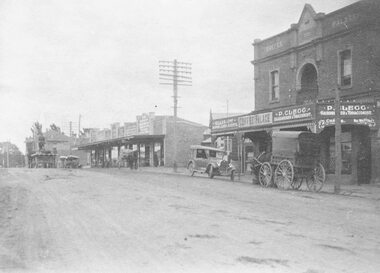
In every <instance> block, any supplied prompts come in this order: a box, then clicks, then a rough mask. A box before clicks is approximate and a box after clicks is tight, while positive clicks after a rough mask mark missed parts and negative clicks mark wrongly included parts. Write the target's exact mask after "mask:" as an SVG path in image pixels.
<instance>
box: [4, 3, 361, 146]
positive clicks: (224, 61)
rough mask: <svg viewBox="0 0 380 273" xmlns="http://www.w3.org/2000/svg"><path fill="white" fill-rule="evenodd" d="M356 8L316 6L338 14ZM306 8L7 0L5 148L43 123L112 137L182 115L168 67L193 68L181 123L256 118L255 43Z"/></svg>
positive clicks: (182, 95) (298, 5)
mask: <svg viewBox="0 0 380 273" xmlns="http://www.w3.org/2000/svg"><path fill="white" fill-rule="evenodd" d="M354 2H356V1H355V0H335V1H331V0H309V1H308V2H307V3H309V4H311V5H312V6H313V8H314V9H315V11H316V12H324V13H329V12H331V11H334V10H336V9H339V8H342V7H344V6H346V5H349V4H351V3H354ZM305 3H306V2H304V1H301V0H276V1H275V0H265V1H264V0H128V1H125V0H34V1H25V0H24V1H22V0H0V111H1V112H0V124H1V127H2V129H1V130H0V142H2V141H8V140H9V141H11V142H12V143H15V144H16V145H17V146H18V147H19V148H20V150H21V151H25V144H24V141H25V138H26V137H28V136H30V135H31V130H30V128H31V126H32V125H33V123H34V122H36V121H39V122H40V123H42V125H43V130H44V131H45V129H46V128H48V127H49V125H50V124H52V123H55V124H56V125H58V126H60V127H61V128H63V129H68V124H69V122H70V121H72V122H73V124H74V125H77V124H78V120H79V115H81V127H82V128H83V127H85V128H88V127H95V128H109V126H110V124H111V123H113V122H121V123H124V122H130V121H135V120H136V116H137V115H140V114H142V113H148V112H155V113H156V115H172V114H173V107H172V106H173V98H172V96H173V90H172V87H171V86H166V85H160V84H159V83H160V81H159V76H158V74H159V70H158V69H159V68H158V64H159V61H160V60H165V61H172V60H174V59H177V60H178V61H182V62H189V63H192V79H193V80H192V81H193V83H192V86H191V87H179V90H178V95H179V103H178V105H179V107H180V108H179V109H178V116H179V117H182V118H185V119H188V120H191V121H194V122H198V123H201V124H204V125H208V121H209V113H210V110H211V111H212V112H214V113H225V112H227V109H228V111H229V113H248V112H250V111H252V110H254V81H253V71H254V70H253V65H252V64H251V63H250V62H251V61H252V60H253V46H252V43H253V40H254V39H256V38H259V39H265V38H268V37H270V36H272V35H275V34H278V33H280V32H282V31H285V30H287V29H288V28H289V27H290V25H291V24H293V23H297V22H298V20H299V18H300V16H301V12H302V10H303V7H304V5H305Z"/></svg>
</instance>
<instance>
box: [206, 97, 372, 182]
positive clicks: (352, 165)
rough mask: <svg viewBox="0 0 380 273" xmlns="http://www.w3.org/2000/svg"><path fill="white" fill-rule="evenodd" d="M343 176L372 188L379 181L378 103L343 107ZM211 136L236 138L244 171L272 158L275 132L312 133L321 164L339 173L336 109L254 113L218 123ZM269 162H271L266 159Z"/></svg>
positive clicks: (326, 106)
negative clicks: (259, 159) (259, 160)
mask: <svg viewBox="0 0 380 273" xmlns="http://www.w3.org/2000/svg"><path fill="white" fill-rule="evenodd" d="M340 114H341V124H342V134H341V142H342V143H341V145H342V174H344V175H347V177H348V178H349V181H347V182H348V183H369V182H370V180H371V178H376V177H372V176H376V173H377V172H375V170H374V168H376V166H374V165H375V164H376V162H377V161H376V158H377V157H376V155H374V153H375V152H374V151H375V149H374V146H376V145H377V143H378V137H377V135H378V122H377V113H376V106H375V105H374V104H373V103H349V102H345V103H342V105H341V112H340ZM211 125H212V128H211V134H212V135H213V139H215V138H216V137H225V138H226V137H227V136H228V137H229V138H232V139H233V141H232V148H231V150H232V151H233V158H234V160H238V161H239V163H240V165H241V170H242V172H244V171H245V170H247V169H248V170H249V168H248V167H247V164H248V163H249V162H250V161H251V160H252V158H253V157H254V156H255V157H256V156H258V155H259V154H260V153H262V152H265V153H266V154H267V155H268V157H270V153H271V147H272V138H271V135H272V132H273V131H276V130H279V131H310V132H313V133H318V134H319V135H320V137H321V162H322V164H323V165H324V167H325V168H326V170H327V172H328V173H330V174H333V173H334V172H335V108H334V105H333V103H319V104H316V105H315V104H304V105H300V106H291V107H283V108H278V109H273V110H271V111H257V112H251V113H249V114H247V115H241V116H236V117H230V118H228V119H218V120H213V121H212V123H211ZM267 160H268V161H269V160H270V158H267Z"/></svg>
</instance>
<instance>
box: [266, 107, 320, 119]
mask: <svg viewBox="0 0 380 273" xmlns="http://www.w3.org/2000/svg"><path fill="white" fill-rule="evenodd" d="M314 109H315V107H314V105H303V106H295V107H290V108H286V109H280V110H275V111H273V123H285V122H289V121H294V120H297V121H299V120H308V119H313V118H314V113H315V111H314Z"/></svg>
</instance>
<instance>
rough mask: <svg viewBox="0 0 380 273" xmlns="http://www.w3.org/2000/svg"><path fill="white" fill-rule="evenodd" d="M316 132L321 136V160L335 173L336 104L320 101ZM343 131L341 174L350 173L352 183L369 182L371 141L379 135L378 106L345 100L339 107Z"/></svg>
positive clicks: (371, 166)
mask: <svg viewBox="0 0 380 273" xmlns="http://www.w3.org/2000/svg"><path fill="white" fill-rule="evenodd" d="M317 115H318V117H317V123H316V125H317V127H316V129H317V133H319V134H320V136H321V141H322V153H321V157H322V158H321V160H322V162H323V165H324V166H325V168H326V170H327V172H328V173H334V172H335V107H334V105H333V104H331V103H330V104H328V103H324V104H323V103H321V104H318V110H317ZM340 116H341V125H342V134H341V150H342V174H346V175H349V177H350V180H349V183H358V184H363V183H370V180H371V173H372V168H373V167H376V166H373V164H372V163H373V162H372V155H371V153H372V152H371V151H372V150H373V149H372V147H371V146H372V144H371V143H372V141H371V138H372V137H371V136H372V135H376V132H377V130H378V124H377V121H376V107H375V105H374V104H373V103H352V102H346V103H342V105H341V109H340Z"/></svg>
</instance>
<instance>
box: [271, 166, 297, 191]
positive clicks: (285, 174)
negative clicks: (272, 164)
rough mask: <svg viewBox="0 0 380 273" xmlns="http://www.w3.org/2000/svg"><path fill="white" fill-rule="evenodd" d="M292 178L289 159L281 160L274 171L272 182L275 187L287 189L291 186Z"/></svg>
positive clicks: (292, 173)
mask: <svg viewBox="0 0 380 273" xmlns="http://www.w3.org/2000/svg"><path fill="white" fill-rule="evenodd" d="M293 179H294V168H293V165H292V163H291V162H290V161H289V160H286V159H285V160H282V161H281V162H280V164H278V166H277V168H276V170H275V172H274V182H275V183H276V185H277V187H278V188H280V189H283V190H287V189H289V188H290V187H291V185H292V183H293Z"/></svg>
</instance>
